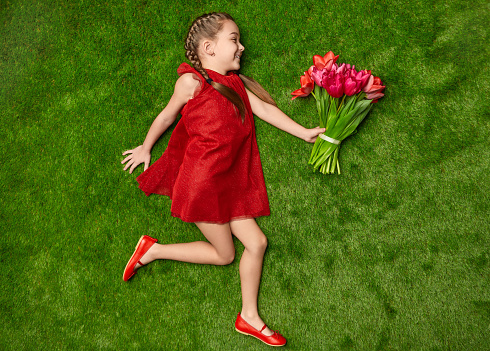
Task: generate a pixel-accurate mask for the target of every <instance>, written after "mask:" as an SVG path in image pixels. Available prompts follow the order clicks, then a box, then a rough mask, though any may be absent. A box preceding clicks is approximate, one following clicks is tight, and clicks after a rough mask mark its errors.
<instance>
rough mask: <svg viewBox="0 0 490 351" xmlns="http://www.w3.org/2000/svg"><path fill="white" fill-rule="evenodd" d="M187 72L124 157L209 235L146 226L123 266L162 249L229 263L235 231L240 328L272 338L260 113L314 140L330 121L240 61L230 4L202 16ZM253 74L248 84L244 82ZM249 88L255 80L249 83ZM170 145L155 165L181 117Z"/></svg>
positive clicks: (192, 32)
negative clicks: (301, 109) (267, 84)
mask: <svg viewBox="0 0 490 351" xmlns="http://www.w3.org/2000/svg"><path fill="white" fill-rule="evenodd" d="M185 49H186V57H187V58H188V59H189V61H190V62H191V63H192V66H193V67H191V66H190V65H188V64H186V63H183V64H182V65H181V66H180V67H179V68H178V70H177V72H178V73H179V75H180V78H179V79H178V80H177V82H176V84H175V91H174V93H173V95H172V97H171V99H170V101H169V103H168V105H167V106H166V107H165V109H164V110H163V111H162V112H161V113H160V114H159V115H158V116H157V117H156V119H155V121H154V122H153V124H152V125H151V127H150V130H149V131H148V134H147V136H146V139H145V141H144V143H143V145H140V146H138V147H137V148H135V149H133V150H128V151H125V152H124V153H123V155H128V156H127V157H126V158H125V159H124V160H123V161H122V162H121V163H123V164H124V163H126V165H125V167H124V170H127V169H128V168H129V173H132V172H133V170H134V169H135V168H136V167H137V166H138V165H139V164H141V163H144V169H145V171H144V172H143V173H142V174H141V175H140V176H139V177H138V178H137V180H138V182H139V187H140V189H142V190H143V191H144V192H145V193H146V195H150V194H152V193H156V194H162V195H167V196H169V197H170V198H171V199H172V206H171V212H172V216H174V217H179V218H181V219H182V220H183V221H185V222H191V223H195V224H196V225H197V227H198V228H199V229H200V230H201V232H202V233H203V235H204V237H205V238H206V239H207V241H197V242H191V243H179V244H168V245H160V244H156V242H157V239H153V238H151V237H149V236H146V235H144V236H142V237H141V238H140V240H139V242H138V244H137V245H136V249H135V251H134V253H133V255H132V256H131V258H130V260H129V262H128V264H127V265H126V268H125V270H124V275H123V279H124V280H125V281H127V280H129V279H130V278H131V277H132V276H133V275H134V274H136V271H137V269H138V268H140V267H141V266H144V265H147V264H148V263H150V262H152V261H154V260H156V259H167V260H169V259H170V260H178V261H184V262H192V263H203V264H215V265H226V264H230V263H231V262H233V260H234V257H235V247H234V245H233V238H232V235H234V236H236V237H237V238H238V239H239V240H240V241H241V242H242V243H243V245H244V247H245V250H244V252H243V255H242V258H241V260H240V268H239V270H240V281H241V291H242V301H243V302H242V310H241V313H239V314H238V317H237V319H236V322H235V328H236V330H237V331H238V332H240V333H243V334H246V335H252V336H254V337H256V338H258V339H259V340H261V341H263V342H265V343H266V344H268V345H273V346H282V345H285V344H286V339H285V338H284V337H283V336H282V335H280V334H278V333H277V332H273V331H271V330H270V329H269V328H268V327H267V326H266V325H265V324H264V322H263V321H262V319H261V317H260V316H259V313H258V307H257V296H258V292H259V284H260V278H261V273H262V261H263V258H264V253H265V250H266V247H267V239H266V237H265V235H264V233H262V231H261V230H260V228H259V227H258V226H257V223H256V222H255V219H254V218H255V217H259V216H267V215H269V213H270V211H269V202H268V198H267V192H266V188H265V183H264V176H263V173H262V166H261V163H260V157H259V152H258V148H257V142H256V139H255V126H254V120H253V114H255V115H256V116H258V117H259V118H261V119H263V120H265V121H266V122H269V123H270V124H272V125H274V126H276V127H277V128H279V129H282V130H284V131H286V132H288V133H290V134H292V135H294V136H296V137H299V138H302V139H304V140H305V141H307V142H314V141H315V139H316V137H317V136H318V134H320V133H323V132H324V131H325V130H324V129H323V128H313V129H306V128H304V127H303V126H301V125H299V124H297V123H296V122H294V121H293V120H292V119H290V118H289V117H288V116H286V115H285V114H284V113H283V112H281V110H279V109H278V108H277V107H276V104H275V103H274V101H273V100H272V98H271V97H270V95H269V94H268V93H267V92H266V91H265V90H264V89H263V88H262V87H261V86H260V85H259V84H258V83H257V82H255V81H254V80H252V79H251V78H247V77H245V76H243V75H241V74H238V73H237V71H238V70H239V69H240V59H241V56H242V54H243V51H244V47H243V45H242V44H241V43H240V31H239V29H238V27H237V25H236V24H235V22H234V20H233V18H232V17H231V16H230V15H228V14H225V13H210V14H205V15H203V16H201V17H199V18H197V19H196V20H195V21H194V22H193V24H192V25H191V27H190V29H189V33H188V35H187V39H186V42H185ZM242 81H243V82H245V83H246V84H247V88H248V89H247V88H245V86H244V84H243V82H242ZM249 89H250V90H249ZM179 112H180V113H181V114H182V118H181V119H180V121H179V122H178V123H177V126H176V127H175V129H174V131H173V133H172V135H171V138H170V141H169V144H168V147H167V149H166V151H165V152H164V154H163V155H162V156H161V158H160V159H159V160H158V161H156V162H155V163H154V164H153V165H152V166H151V167H148V166H149V163H150V158H151V157H150V150H151V149H152V147H153V145H154V144H155V142H156V141H157V140H158V138H159V137H160V136H161V135H162V133H163V132H164V131H165V130H166V129H167V128H168V127H169V126H170V125H171V124H172V123H173V122H174V121H175V120H176V118H177V116H178V114H179Z"/></svg>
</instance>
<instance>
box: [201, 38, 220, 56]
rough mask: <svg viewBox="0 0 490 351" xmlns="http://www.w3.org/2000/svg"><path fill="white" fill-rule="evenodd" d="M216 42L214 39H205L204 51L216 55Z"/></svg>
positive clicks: (203, 43)
mask: <svg viewBox="0 0 490 351" xmlns="http://www.w3.org/2000/svg"><path fill="white" fill-rule="evenodd" d="M215 46H216V44H215V43H214V41H212V40H204V41H203V42H202V44H201V48H202V52H203V53H204V54H205V55H209V56H214V49H215Z"/></svg>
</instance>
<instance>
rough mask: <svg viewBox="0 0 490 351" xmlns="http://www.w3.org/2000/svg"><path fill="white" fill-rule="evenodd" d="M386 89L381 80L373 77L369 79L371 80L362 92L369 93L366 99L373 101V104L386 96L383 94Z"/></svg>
mask: <svg viewBox="0 0 490 351" xmlns="http://www.w3.org/2000/svg"><path fill="white" fill-rule="evenodd" d="M384 88H385V86H384V85H383V83H382V82H381V79H380V78H379V77H375V76H373V75H372V76H371V77H369V80H368V82H367V84H366V86H365V87H364V88H363V89H362V91H364V92H366V93H367V96H366V99H368V100H373V101H372V103H375V102H378V99H380V98H382V97H383V96H384V95H385V94H383V93H382V91H383V89H384Z"/></svg>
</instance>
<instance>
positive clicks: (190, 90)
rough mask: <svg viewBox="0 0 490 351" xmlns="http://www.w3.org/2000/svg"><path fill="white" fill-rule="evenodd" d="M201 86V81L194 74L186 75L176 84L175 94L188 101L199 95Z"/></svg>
mask: <svg viewBox="0 0 490 351" xmlns="http://www.w3.org/2000/svg"><path fill="white" fill-rule="evenodd" d="M201 86H202V84H201V80H200V79H199V77H197V76H196V75H195V74H194V73H184V74H182V75H181V76H180V77H179V79H177V82H176V83H175V90H174V94H175V95H177V96H178V97H180V98H181V99H182V100H185V101H188V100H189V99H192V98H194V97H195V96H197V94H199V92H200V91H201ZM179 100H180V99H179Z"/></svg>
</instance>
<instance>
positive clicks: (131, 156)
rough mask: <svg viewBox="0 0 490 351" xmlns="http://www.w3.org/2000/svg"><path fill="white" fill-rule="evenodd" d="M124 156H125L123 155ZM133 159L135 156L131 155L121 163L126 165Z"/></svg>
mask: <svg viewBox="0 0 490 351" xmlns="http://www.w3.org/2000/svg"><path fill="white" fill-rule="evenodd" d="M123 155H124V154H123ZM132 158H133V155H129V156H128V157H126V158H125V159H124V160H122V161H121V163H126V162H128V161H129V160H131V159H132Z"/></svg>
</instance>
